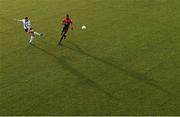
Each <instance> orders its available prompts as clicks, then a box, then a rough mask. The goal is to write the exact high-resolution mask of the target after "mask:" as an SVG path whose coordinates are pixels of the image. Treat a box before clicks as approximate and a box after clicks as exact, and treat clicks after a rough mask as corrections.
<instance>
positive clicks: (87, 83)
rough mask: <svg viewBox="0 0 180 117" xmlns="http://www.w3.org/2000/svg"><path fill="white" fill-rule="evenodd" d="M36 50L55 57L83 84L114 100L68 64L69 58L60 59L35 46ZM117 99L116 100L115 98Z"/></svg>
mask: <svg viewBox="0 0 180 117" xmlns="http://www.w3.org/2000/svg"><path fill="white" fill-rule="evenodd" d="M33 46H34V47H35V48H37V49H38V50H41V51H42V52H44V53H45V54H47V55H49V56H51V57H53V58H55V59H56V61H57V62H58V64H60V65H61V66H62V67H63V68H64V69H66V70H68V71H69V72H70V73H72V74H74V75H75V76H77V78H79V79H80V80H81V82H82V83H83V84H85V85H87V86H90V87H92V88H94V89H96V90H97V91H99V92H101V93H104V94H105V95H106V96H108V97H110V98H114V97H113V96H112V95H111V94H110V93H108V92H107V91H105V90H104V89H103V88H102V87H101V86H100V85H98V84H97V83H96V82H94V81H93V80H91V79H89V78H87V77H86V76H85V75H83V74H81V73H80V72H79V71H77V70H76V69H75V68H73V67H72V66H71V65H70V64H68V62H67V58H66V57H64V56H61V57H58V56H56V55H55V54H52V53H50V52H48V51H46V50H45V49H42V48H40V47H38V46H36V45H33ZM114 99H115V98H114Z"/></svg>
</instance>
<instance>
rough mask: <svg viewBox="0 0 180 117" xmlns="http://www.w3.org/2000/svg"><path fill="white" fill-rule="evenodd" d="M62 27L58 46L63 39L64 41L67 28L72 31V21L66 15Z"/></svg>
mask: <svg viewBox="0 0 180 117" xmlns="http://www.w3.org/2000/svg"><path fill="white" fill-rule="evenodd" d="M62 25H63V30H62V32H61V38H60V40H59V42H58V45H59V46H60V45H61V41H62V40H63V39H66V37H67V36H66V33H67V32H68V30H69V28H70V27H71V30H73V25H72V19H71V18H70V17H69V15H68V14H67V15H66V18H64V19H63V21H62Z"/></svg>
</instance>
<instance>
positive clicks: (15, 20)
mask: <svg viewBox="0 0 180 117" xmlns="http://www.w3.org/2000/svg"><path fill="white" fill-rule="evenodd" d="M14 21H18V22H22V20H19V19H14Z"/></svg>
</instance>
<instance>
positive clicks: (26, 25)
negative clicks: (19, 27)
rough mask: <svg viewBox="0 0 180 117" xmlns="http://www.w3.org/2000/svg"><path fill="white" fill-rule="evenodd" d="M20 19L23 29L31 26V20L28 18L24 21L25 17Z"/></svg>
mask: <svg viewBox="0 0 180 117" xmlns="http://www.w3.org/2000/svg"><path fill="white" fill-rule="evenodd" d="M21 21H22V23H23V27H24V29H28V28H31V21H30V20H28V21H26V20H25V19H22V20H21Z"/></svg>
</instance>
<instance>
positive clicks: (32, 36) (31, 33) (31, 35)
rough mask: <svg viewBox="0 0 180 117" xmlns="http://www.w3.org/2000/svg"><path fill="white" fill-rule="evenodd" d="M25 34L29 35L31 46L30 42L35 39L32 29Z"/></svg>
mask: <svg viewBox="0 0 180 117" xmlns="http://www.w3.org/2000/svg"><path fill="white" fill-rule="evenodd" d="M27 33H29V35H30V40H29V44H32V41H33V39H34V37H35V34H34V31H33V30H32V29H29V30H28V32H27Z"/></svg>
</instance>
